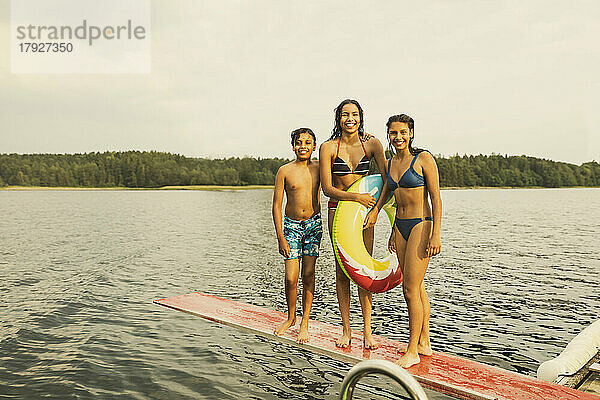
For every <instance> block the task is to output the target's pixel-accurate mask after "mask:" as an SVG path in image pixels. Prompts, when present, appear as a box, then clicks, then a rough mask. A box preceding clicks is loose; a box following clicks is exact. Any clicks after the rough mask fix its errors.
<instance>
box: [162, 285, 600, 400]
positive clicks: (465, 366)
mask: <svg viewBox="0 0 600 400" xmlns="http://www.w3.org/2000/svg"><path fill="white" fill-rule="evenodd" d="M154 303H156V304H160V305H162V306H165V307H169V308H173V309H175V310H179V311H183V312H186V313H189V314H192V315H196V316H199V317H202V318H205V319H208V320H210V321H214V322H218V323H221V324H225V325H228V326H232V327H235V328H237V329H241V330H243V331H247V332H251V333H254V334H257V335H261V336H265V337H268V338H269V339H274V340H278V341H282V342H285V343H288V344H291V345H294V346H298V347H300V348H303V349H306V350H309V351H312V352H315V353H319V354H323V355H326V356H328V357H331V358H334V359H337V360H340V361H343V362H348V363H351V364H354V363H357V362H359V361H361V360H363V359H382V360H389V361H395V360H396V359H398V357H399V354H398V351H397V349H398V348H400V347H401V346H402V345H403V343H400V342H397V341H395V340H391V339H386V338H385V337H382V336H376V337H375V339H376V340H377V342H378V343H379V348H378V349H376V350H365V349H363V347H362V335H361V333H360V332H356V331H354V333H353V336H352V345H351V346H349V347H348V348H346V349H340V348H337V347H335V338H337V337H338V336H339V335H341V333H342V329H341V327H339V326H334V325H331V324H326V323H323V322H319V321H314V320H311V322H310V325H309V335H310V341H309V342H308V343H306V344H297V343H296V336H297V335H298V326H299V324H297V325H296V326H295V327H292V328H290V329H289V330H288V331H287V332H286V333H285V335H283V336H275V335H274V334H273V330H274V329H275V327H276V326H278V324H280V323H282V322H283V321H284V320H285V318H286V316H285V314H284V313H282V312H278V311H273V310H268V309H266V308H262V307H257V306H253V305H250V304H245V303H240V302H237V301H232V300H227V299H222V298H219V297H215V296H211V295H208V294H203V293H197V292H196V293H190V294H184V295H180V296H174V297H170V298H167V299H159V300H155V301H154ZM408 371H409V372H410V373H411V374H413V376H414V377H415V378H416V379H417V381H419V383H421V384H422V385H423V386H425V387H428V388H430V389H433V390H435V391H437V392H441V393H445V394H448V395H451V396H454V397H458V398H461V399H472V400H483V399H485V400H491V399H497V400H552V399H560V400H587V399H589V400H600V396H596V395H593V394H589V393H584V392H581V391H579V390H575V389H571V388H568V387H565V386H560V385H557V384H554V383H550V382H545V381H541V380H538V379H535V378H531V377H528V376H525V375H522V374H518V373H515V372H510V371H506V370H504V369H501V368H496V367H491V366H488V365H485V364H481V363H478V362H475V361H471V360H468V359H465V358H461V357H457V356H452V355H448V354H444V353H440V352H434V354H433V355H432V356H430V357H426V356H421V363H420V364H418V365H415V366H413V367H411V368H409V369H408Z"/></svg>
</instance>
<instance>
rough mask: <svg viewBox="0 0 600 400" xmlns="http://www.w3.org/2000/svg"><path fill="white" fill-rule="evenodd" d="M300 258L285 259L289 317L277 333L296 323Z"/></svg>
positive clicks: (286, 297)
mask: <svg viewBox="0 0 600 400" xmlns="http://www.w3.org/2000/svg"><path fill="white" fill-rule="evenodd" d="M299 270H300V259H298V258H294V259H292V260H285V301H286V302H287V307H288V317H287V320H285V321H284V322H283V323H282V324H281V325H279V327H278V328H277V329H275V332H274V333H275V334H276V335H283V333H284V332H285V331H287V330H288V328H289V327H290V326H292V325H295V324H296V299H297V297H298V275H299V273H300V272H299Z"/></svg>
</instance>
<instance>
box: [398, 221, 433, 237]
mask: <svg viewBox="0 0 600 400" xmlns="http://www.w3.org/2000/svg"><path fill="white" fill-rule="evenodd" d="M423 221H433V218H432V217H425V218H396V219H395V220H394V226H395V227H396V228H398V230H399V231H400V233H401V234H402V237H403V238H404V240H406V241H407V242H408V238H409V237H410V232H411V231H412V230H413V228H414V227H415V226H417V225H418V224H419V223H421V222H423Z"/></svg>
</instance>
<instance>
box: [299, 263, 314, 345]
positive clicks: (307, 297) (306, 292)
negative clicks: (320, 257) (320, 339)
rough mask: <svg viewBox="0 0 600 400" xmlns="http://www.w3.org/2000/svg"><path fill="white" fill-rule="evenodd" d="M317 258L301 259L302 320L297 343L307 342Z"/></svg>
mask: <svg viewBox="0 0 600 400" xmlns="http://www.w3.org/2000/svg"><path fill="white" fill-rule="evenodd" d="M316 262H317V257H314V256H303V257H302V320H301V321H300V332H299V333H298V343H306V342H308V318H309V316H310V309H311V307H312V302H313V297H314V293H315V263H316Z"/></svg>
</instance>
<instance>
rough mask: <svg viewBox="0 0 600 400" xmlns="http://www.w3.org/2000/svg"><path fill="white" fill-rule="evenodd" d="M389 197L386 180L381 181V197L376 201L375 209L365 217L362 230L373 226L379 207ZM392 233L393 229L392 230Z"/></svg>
mask: <svg viewBox="0 0 600 400" xmlns="http://www.w3.org/2000/svg"><path fill="white" fill-rule="evenodd" d="M389 195H390V189H389V188H388V185H387V179H386V180H384V181H383V189H382V190H381V195H379V200H377V204H375V207H373V208H372V209H371V211H369V213H368V214H367V216H366V217H365V223H364V225H363V229H368V228H370V227H372V226H375V223H376V222H377V216H378V215H379V211H381V207H383V205H384V204H385V203H386V201H387V200H389V198H388V196H389ZM392 233H393V229H392Z"/></svg>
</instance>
